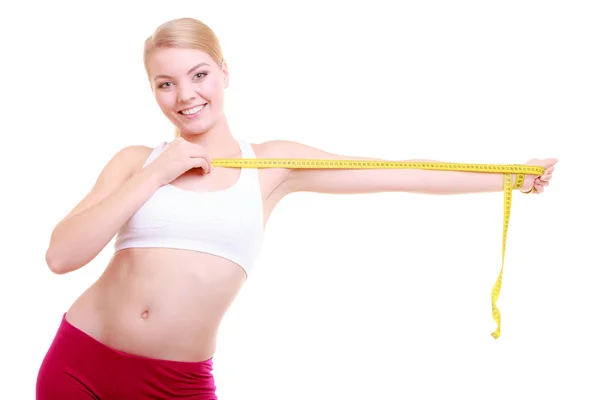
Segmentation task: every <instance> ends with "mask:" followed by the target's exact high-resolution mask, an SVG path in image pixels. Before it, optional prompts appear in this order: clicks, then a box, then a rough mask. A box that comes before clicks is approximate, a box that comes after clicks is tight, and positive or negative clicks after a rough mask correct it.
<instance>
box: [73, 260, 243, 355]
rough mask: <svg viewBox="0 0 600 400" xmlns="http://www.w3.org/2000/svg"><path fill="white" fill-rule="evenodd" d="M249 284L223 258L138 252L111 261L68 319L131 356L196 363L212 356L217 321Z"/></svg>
mask: <svg viewBox="0 0 600 400" xmlns="http://www.w3.org/2000/svg"><path fill="white" fill-rule="evenodd" d="M245 280H246V273H245V271H244V270H243V269H242V268H241V267H240V266H239V265H237V264H235V263H234V262H232V261H229V260H226V259H224V258H221V257H218V256H214V255H210V254H206V253H201V252H196V251H189V250H178V249H164V248H151V249H145V248H135V249H125V250H121V251H119V252H117V253H115V255H114V256H113V258H112V259H111V261H110V263H109V265H108V266H107V268H106V270H105V271H104V273H103V274H102V276H101V277H100V278H99V279H98V280H97V281H96V282H95V283H94V284H93V285H92V286H91V287H90V288H89V289H87V290H86V291H85V292H84V293H83V294H82V295H81V296H80V297H79V298H78V299H77V300H76V301H75V303H74V304H73V305H72V306H71V308H70V309H69V310H68V312H67V316H66V318H67V321H69V323H71V324H72V325H74V326H75V327H77V328H78V329H80V330H82V331H83V332H85V333H87V334H88V335H90V336H92V337H93V338H95V339H96V340H98V341H99V342H101V343H103V344H105V345H107V346H109V347H111V348H113V349H115V350H118V351H121V352H125V353H128V354H132V355H137V356H142V357H149V358H156V359H163V360H174V361H187V362H198V361H203V360H207V359H209V358H210V357H212V356H213V354H214V352H215V350H216V337H217V333H218V329H219V325H220V323H221V320H222V318H223V316H224V314H225V312H226V311H227V309H228V308H229V306H230V305H231V303H232V302H233V300H234V299H235V297H236V295H237V293H238V292H239V290H240V289H241V287H242V285H243V284H244V282H245Z"/></svg>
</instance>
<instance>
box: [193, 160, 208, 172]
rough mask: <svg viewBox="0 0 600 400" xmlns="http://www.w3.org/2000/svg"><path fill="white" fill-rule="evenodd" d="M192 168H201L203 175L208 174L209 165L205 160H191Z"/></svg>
mask: <svg viewBox="0 0 600 400" xmlns="http://www.w3.org/2000/svg"><path fill="white" fill-rule="evenodd" d="M192 165H193V168H201V169H202V171H203V172H204V173H205V174H208V173H209V172H210V164H209V163H208V161H206V159H205V158H195V157H194V158H192Z"/></svg>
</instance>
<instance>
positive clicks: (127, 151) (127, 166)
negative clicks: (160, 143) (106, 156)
mask: <svg viewBox="0 0 600 400" xmlns="http://www.w3.org/2000/svg"><path fill="white" fill-rule="evenodd" d="M153 150H154V148H152V147H149V146H144V145H129V146H125V147H123V148H121V149H119V150H118V151H116V152H115V153H114V154H113V156H112V157H111V159H110V160H109V161H108V164H107V167H108V168H110V169H115V168H118V169H121V170H123V172H126V173H129V174H131V173H134V172H136V171H137V170H139V169H140V168H142V166H143V165H144V163H145V162H146V160H147V159H148V157H150V155H151V154H152V151H153Z"/></svg>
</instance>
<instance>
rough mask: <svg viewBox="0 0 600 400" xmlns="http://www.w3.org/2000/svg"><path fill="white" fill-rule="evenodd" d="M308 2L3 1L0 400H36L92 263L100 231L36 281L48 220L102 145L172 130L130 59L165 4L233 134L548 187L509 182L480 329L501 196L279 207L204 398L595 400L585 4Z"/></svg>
mask: <svg viewBox="0 0 600 400" xmlns="http://www.w3.org/2000/svg"><path fill="white" fill-rule="evenodd" d="M319 3H320V4H319V5H317V4H318V3H317V2H314V3H309V2H307V1H302V2H300V1H298V2H289V1H285V2H283V1H282V2H275V1H273V2H270V3H267V2H264V1H251V2H241V1H240V2H231V1H218V2H214V1H212V2H208V1H197V0H196V1H173V2H167V1H162V2H146V3H145V4H144V5H142V4H139V5H133V2H125V1H120V2H114V3H111V4H108V3H106V2H74V1H73V2H72V3H69V4H67V3H65V2H56V1H54V2H41V1H37V2H35V3H33V2H22V3H21V2H18V3H17V2H15V3H14V4H13V5H3V6H2V10H1V12H0V22H1V23H0V30H1V32H0V34H1V36H0V37H1V41H2V43H1V44H2V58H3V61H2V63H0V69H1V71H0V73H1V75H0V76H1V77H2V86H1V88H2V96H1V101H2V108H1V110H2V118H1V120H0V133H1V135H2V136H1V137H2V147H1V149H2V157H0V162H1V163H2V165H1V169H0V173H1V174H2V177H1V179H2V185H1V186H0V188H1V190H2V207H1V208H0V212H1V213H2V227H1V231H0V234H1V235H2V236H1V239H2V253H1V254H2V262H1V268H0V285H1V287H0V289H1V290H0V296H1V299H0V300H1V301H0V311H1V319H0V324H1V328H2V329H1V333H2V338H1V341H0V398H2V399H11V400H20V399H33V398H34V388H35V379H36V374H37V370H38V367H39V364H40V362H41V360H42V357H43V356H44V354H45V351H46V349H47V347H48V345H49V344H50V342H51V340H52V339H53V336H54V333H55V330H56V328H57V327H58V324H59V323H60V319H61V317H62V314H63V312H65V311H66V309H67V308H68V307H69V306H70V305H71V303H72V302H73V301H74V300H75V298H76V297H77V296H78V295H79V294H80V293H81V292H82V291H83V290H85V289H86V288H87V287H88V286H89V285H90V284H91V283H92V282H93V281H94V280H95V279H96V278H97V277H98V276H99V275H100V273H101V272H102V270H103V268H104V266H105V265H106V263H107V261H108V259H109V257H110V256H111V251H112V247H111V246H112V244H111V246H109V247H108V248H107V249H105V251H104V252H102V253H101V254H100V255H99V256H98V257H97V258H96V259H95V260H94V261H93V262H92V263H90V264H89V265H88V266H86V267H85V268H83V269H81V270H79V271H77V272H74V273H71V274H68V275H65V276H55V275H53V274H52V273H51V272H50V271H49V270H48V268H47V267H46V265H45V262H44V252H45V250H46V246H47V244H48V240H49V237H50V233H51V230H52V229H53V227H54V224H56V223H57V222H58V221H59V219H60V218H62V217H63V216H64V215H65V214H66V213H67V212H68V211H69V210H70V209H71V208H72V207H73V206H74V205H75V203H76V202H78V201H79V199H80V198H81V197H82V196H84V195H85V193H86V192H87V191H88V190H89V189H90V188H91V186H92V184H93V183H94V180H95V179H96V176H97V174H98V173H99V172H100V170H101V168H102V167H103V166H104V164H105V163H106V162H107V161H108V159H109V158H110V157H112V155H113V154H114V153H115V152H116V151H118V150H119V149H120V148H122V147H123V146H126V145H130V144H145V145H148V146H154V145H157V144H158V143H159V142H161V141H162V140H170V139H171V138H172V128H171V126H170V125H169V123H168V121H167V120H166V118H165V117H164V116H163V115H162V114H161V113H160V111H159V109H158V107H157V106H156V105H155V103H154V99H153V97H152V95H151V92H150V89H149V87H148V85H147V82H146V77H145V75H144V69H143V64H142V58H141V57H142V45H143V41H144V39H145V38H146V36H148V35H150V34H151V33H152V31H153V30H154V28H155V27H156V26H157V25H158V24H160V23H162V22H164V21H166V20H168V19H171V18H176V17H182V16H190V17H195V18H198V19H200V20H202V21H204V22H206V23H207V24H209V25H210V26H211V27H212V28H213V29H214V30H215V31H216V33H217V34H218V35H219V37H220V39H221V41H222V46H223V50H224V53H225V57H226V60H227V61H228V64H229V67H230V71H231V86H230V88H229V89H228V91H227V105H226V107H227V109H226V110H227V115H228V118H229V120H230V123H231V126H232V129H233V132H234V135H235V136H236V137H238V138H245V139H247V140H250V141H252V142H261V141H264V140H269V139H289V140H296V141H300V142H303V143H307V144H310V145H313V146H316V147H320V148H323V149H325V150H329V151H333V152H336V153H341V154H347V155H357V156H372V157H381V158H388V159H394V160H401V159H410V158H428V159H434V160H443V161H460V162H474V163H475V162H481V163H524V162H526V161H527V160H529V159H530V158H534V157H539V158H544V157H558V158H559V159H560V162H559V164H558V165H557V168H556V172H555V174H554V179H553V181H552V185H551V186H550V188H549V189H548V190H547V192H546V193H544V194H543V195H541V196H524V195H519V194H518V193H515V195H516V197H515V198H514V205H513V211H512V219H511V224H510V228H509V241H508V249H507V258H506V269H505V274H504V285H503V288H502V293H501V296H500V300H499V302H498V305H499V307H500V310H501V312H502V317H503V332H502V333H503V334H502V337H501V338H500V339H499V340H494V339H493V338H492V337H491V336H490V333H491V332H493V331H494V329H495V324H494V321H493V319H492V317H491V307H490V292H491V289H492V285H493V283H494V281H495V279H496V277H497V275H498V272H499V270H500V259H501V258H500V256H501V246H500V245H501V233H502V230H501V229H502V201H503V197H502V194H501V193H500V192H498V193H493V194H472V195H464V196H447V197H437V196H424V195H414V194H406V193H404V194H403V193H389V194H372V195H360V196H332V195H329V196H328V195H317V194H301V195H294V196H292V197H290V198H287V199H285V200H284V201H283V202H282V203H281V205H280V206H279V207H278V209H277V210H276V211H275V212H274V214H273V215H272V219H271V221H270V223H269V226H268V230H267V237H266V242H265V245H264V248H263V250H262V253H261V256H260V258H259V260H258V265H257V267H256V270H255V272H254V274H253V275H252V276H251V278H250V279H249V281H248V282H247V285H246V286H245V287H244V289H243V291H242V293H241V294H240V295H239V297H238V299H237V301H236V302H235V303H234V305H233V306H232V308H231V310H230V312H229V313H228V314H227V317H226V318H225V321H224V324H223V326H222V329H221V333H220V339H219V348H218V351H217V354H216V355H215V377H216V384H217V386H218V395H219V396H220V397H219V398H220V400H238V399H244V400H245V399H260V400H268V399H276V400H284V399H285V400H288V399H289V400H295V399H303V400H305V399H311V400H320V399H327V400H329V399H344V400H353V399H378V400H387V399H411V400H413V399H415V400H417V399H419V400H420V399H436V400H437V399H448V398H457V399H458V398H460V399H474V400H475V399H476V400H480V399H527V400H530V399H548V398H556V399H577V400H586V399H598V398H600V388H599V385H598V376H599V374H600V367H599V366H598V358H599V356H600V348H599V345H598V338H597V335H598V328H599V326H598V325H599V324H598V314H597V313H598V303H599V300H598V299H599V296H598V280H599V278H600V274H599V273H598V267H599V265H600V262H599V261H598V258H597V251H595V250H594V248H595V246H597V244H598V239H599V236H600V235H599V234H598V224H599V222H600V219H599V217H598V196H597V176H598V173H597V169H596V166H597V161H596V160H597V151H596V148H595V147H594V146H592V144H591V143H592V140H596V139H597V138H598V132H599V128H600V124H599V117H598V115H599V109H600V108H599V106H600V101H599V94H598V93H600V79H599V76H600V74H598V71H600V60H599V56H598V54H599V51H598V49H599V39H598V38H599V37H600V36H599V35H600V29H599V28H598V20H599V19H600V14H599V13H598V11H597V10H595V9H593V8H592V6H591V5H592V3H593V2H592V1H588V2H584V1H569V2H567V1H563V2H558V1H524V0H521V1H504V2H481V1H452V2H448V1H419V2H417V1H404V2H384V1H368V2H362V1H361V2H341V1H340V2H334V1H323V2H319ZM11 7H14V8H11ZM88 7H89V8H88ZM585 135H589V137H587V138H586V136H585Z"/></svg>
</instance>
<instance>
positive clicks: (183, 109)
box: [177, 103, 208, 114]
mask: <svg viewBox="0 0 600 400" xmlns="http://www.w3.org/2000/svg"><path fill="white" fill-rule="evenodd" d="M207 104H208V103H203V104H196V105H193V106H190V107H186V108H182V109H181V110H179V111H177V112H178V113H180V114H181V113H182V112H183V111H187V110H191V109H192V108H195V107H201V106H206V105H207Z"/></svg>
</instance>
